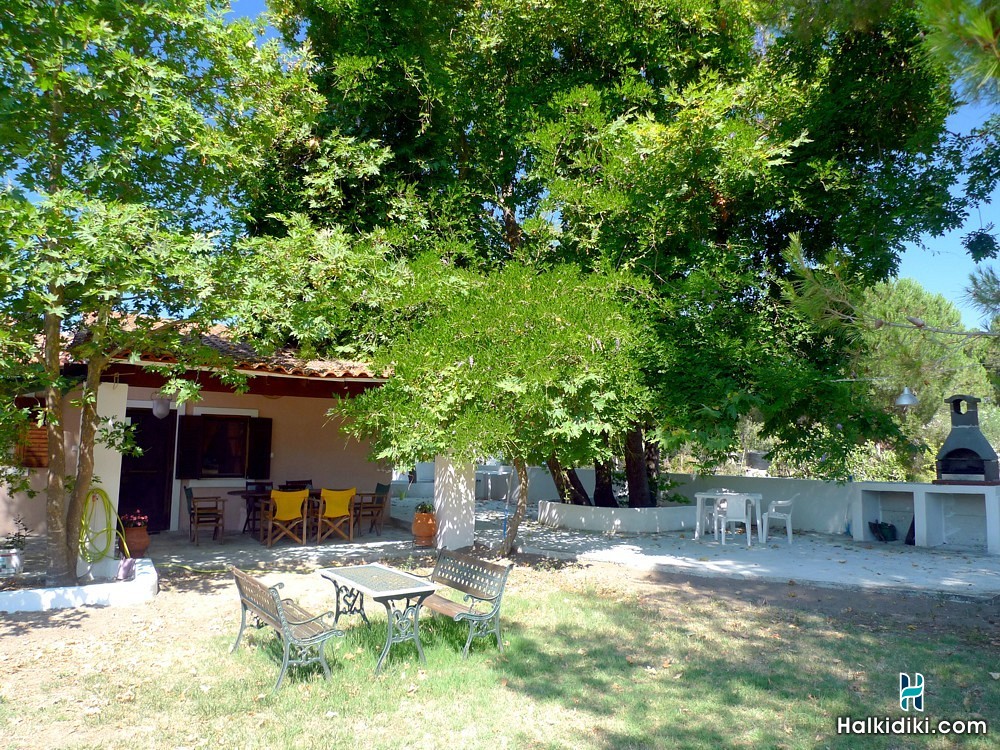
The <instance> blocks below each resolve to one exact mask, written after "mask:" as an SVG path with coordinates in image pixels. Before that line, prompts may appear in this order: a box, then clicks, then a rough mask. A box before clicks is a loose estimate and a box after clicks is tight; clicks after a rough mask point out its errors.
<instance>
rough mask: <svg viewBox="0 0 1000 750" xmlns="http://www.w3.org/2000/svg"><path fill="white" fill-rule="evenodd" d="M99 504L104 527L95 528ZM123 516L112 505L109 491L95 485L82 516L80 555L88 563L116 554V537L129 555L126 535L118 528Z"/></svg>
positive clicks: (88, 496)
mask: <svg viewBox="0 0 1000 750" xmlns="http://www.w3.org/2000/svg"><path fill="white" fill-rule="evenodd" d="M98 505H100V508H101V511H102V512H103V514H104V528H100V529H95V528H94V521H95V520H96V516H97V509H98ZM120 522H121V518H119V516H118V511H116V510H115V508H114V506H112V505H111V499H110V498H109V497H108V493H107V492H105V491H104V490H102V489H101V488H100V487H94V488H93V489H91V490H90V492H88V493H87V499H86V500H85V501H84V512H83V516H82V517H81V518H80V557H81V558H83V561H84V562H85V563H87V564H88V565H93V564H94V563H96V562H98V561H100V560H103V559H104V558H106V557H109V556H110V555H112V554H114V549H115V539H116V538H117V539H120V540H121V545H122V551H123V552H124V553H125V554H126V555H128V545H127V544H125V537H123V536H122V533H121V532H120V531H119V530H118V526H119V525H120Z"/></svg>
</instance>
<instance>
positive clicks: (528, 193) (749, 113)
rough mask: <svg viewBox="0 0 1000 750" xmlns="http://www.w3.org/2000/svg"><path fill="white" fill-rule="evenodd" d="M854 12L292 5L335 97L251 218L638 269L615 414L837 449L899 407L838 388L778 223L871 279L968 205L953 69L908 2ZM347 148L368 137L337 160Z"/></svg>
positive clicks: (406, 244)
mask: <svg viewBox="0 0 1000 750" xmlns="http://www.w3.org/2000/svg"><path fill="white" fill-rule="evenodd" d="M761 5H762V6H763V5H764V4H761ZM767 5H770V4H767ZM860 5H873V6H874V5H878V6H879V7H880V8H881V7H882V6H885V7H884V10H885V12H884V13H883V14H881V15H880V16H879V17H878V18H876V19H875V20H874V22H872V23H868V24H857V25H854V24H842V23H839V22H836V19H830V18H826V17H820V18H819V19H818V21H817V22H816V23H815V24H814V26H813V28H812V31H811V33H809V34H801V35H800V34H793V33H789V31H790V29H791V21H789V20H788V19H785V18H781V17H774V18H773V21H772V25H771V26H770V27H763V28H762V27H761V26H760V24H759V23H758V21H759V19H760V17H762V14H757V15H755V13H756V12H757V11H759V10H760V8H758V7H751V6H748V5H747V4H743V3H728V2H724V3H717V2H704V3H702V2H693V3H692V2H676V1H673V0H661V1H659V2H654V3H635V2H628V1H625V0H601V1H600V2H588V3H583V2H565V3H555V4H551V3H550V4H542V5H536V6H532V5H530V4H524V3H521V2H516V1H514V0H491V2H488V3H485V4H483V3H475V4H473V3H467V2H430V3H428V2H420V3H416V2H401V3H391V4H385V3H373V2H367V1H365V2H356V3H343V4H330V3H321V2H316V1H315V0H286V1H285V2H283V3H282V4H281V10H282V12H283V24H284V28H285V31H286V33H290V34H297V33H306V34H308V36H309V38H310V41H311V42H312V44H313V46H314V49H315V51H316V55H317V59H318V60H320V61H321V62H322V65H321V69H320V71H319V72H318V74H317V79H316V80H317V86H318V88H319V89H320V90H321V92H322V93H323V95H324V97H325V99H326V102H327V104H326V109H325V112H324V115H323V117H322V118H321V122H320V125H319V126H318V127H317V129H316V130H315V131H314V132H313V133H312V134H311V135H310V136H309V138H303V139H301V140H300V141H299V142H297V143H296V144H293V145H291V146H290V147H289V148H288V149H286V150H284V151H283V152H282V153H280V154H278V155H277V156H276V158H275V159H274V160H273V161H272V164H271V166H270V169H269V170H268V171H267V176H268V184H272V185H280V186H281V188H282V189H281V190H280V191H276V192H278V193H280V196H281V198H280V201H278V202H275V201H274V200H273V199H272V197H271V195H269V194H267V193H264V192H260V193H257V194H255V196H254V197H255V201H256V202H255V205H254V209H253V212H254V216H255V223H254V224H253V228H254V230H255V231H259V232H262V233H266V232H269V231H270V232H276V233H281V232H283V231H285V228H284V227H283V226H280V225H279V226H275V224H274V222H273V220H272V219H270V218H268V217H269V216H270V215H271V214H272V213H273V212H274V210H275V209H277V210H279V211H289V210H296V211H302V212H304V213H306V214H308V215H309V217H310V218H311V219H312V220H313V221H314V222H315V223H316V224H318V225H320V226H325V227H331V228H335V227H338V226H339V227H341V228H343V229H344V230H346V231H355V230H356V231H358V232H359V233H361V234H362V235H370V236H372V237H373V238H378V240H380V241H383V242H385V243H386V244H389V245H391V246H392V247H393V249H394V251H395V252H397V253H398V256H399V257H400V258H402V259H407V258H415V257H417V256H419V255H420V254H421V253H422V252H424V251H426V250H427V248H437V249H438V251H439V252H440V253H441V255H442V256H443V257H444V258H445V259H446V261H447V262H449V263H453V264H455V265H457V266H459V267H464V268H479V269H484V270H490V269H495V268H499V267H502V266H504V265H505V264H507V263H519V264H526V265H531V266H532V267H535V268H537V269H539V271H547V270H548V269H550V268H557V267H559V266H561V265H573V266H575V267H577V268H579V269H581V270H583V271H584V272H588V273H589V272H592V271H596V270H599V269H606V268H619V269H624V270H626V271H628V272H632V273H637V274H639V275H640V276H643V277H645V278H646V279H647V280H648V281H649V282H650V284H651V285H652V289H653V294H654V295H655V297H656V298H657V299H658V302H657V304H656V305H654V306H652V307H651V312H650V322H651V323H652V325H653V331H654V333H655V335H654V336H652V337H643V340H644V341H646V347H645V349H644V351H643V352H642V354H641V356H640V357H639V361H640V363H641V367H642V371H643V373H644V376H645V384H646V386H647V387H648V388H649V389H650V391H651V392H652V393H653V394H654V398H653V400H652V401H651V402H650V410H649V411H648V412H647V413H646V414H640V415H636V421H635V422H634V423H633V424H632V425H630V426H629V428H630V429H631V430H639V429H642V430H643V431H644V433H646V434H648V433H654V434H655V435H656V436H657V439H658V440H659V441H662V442H663V444H665V445H676V444H678V443H680V442H687V441H691V440H693V441H696V442H698V443H700V444H702V445H703V446H704V447H705V449H706V452H707V453H709V454H710V455H712V456H720V455H724V454H725V453H726V452H727V450H728V448H729V447H730V446H731V445H732V444H733V442H734V441H735V439H736V435H737V425H738V423H739V420H740V418H741V417H742V416H744V415H747V414H750V413H757V412H760V413H761V414H762V418H763V423H764V425H765V430H766V431H767V433H768V434H769V435H771V436H774V437H776V438H777V439H778V440H779V449H781V450H785V451H788V452H789V453H792V454H796V455H804V454H807V453H808V454H810V455H811V456H812V457H813V458H818V457H819V456H821V455H823V454H827V455H830V454H831V451H836V452H837V453H838V455H840V456H843V455H844V454H845V453H846V450H847V448H848V447H849V445H850V441H851V440H855V439H863V438H864V437H871V436H876V435H879V434H885V431H887V430H888V431H889V432H891V429H892V428H891V424H890V420H886V419H883V418H882V416H880V413H879V409H878V408H876V405H875V404H872V403H870V402H869V401H868V400H867V399H866V397H865V396H864V395H863V394H858V393H856V392H852V391H851V390H850V389H849V388H846V387H845V386H843V385H842V384H840V383H838V381H839V380H841V379H842V378H843V376H844V366H843V362H844V357H842V356H840V355H841V352H842V351H843V349H844V348H845V347H848V346H849V345H850V341H849V340H848V337H846V336H844V335H842V334H840V333H836V332H831V331H825V330H819V329H817V328H816V327H815V326H814V325H813V324H812V322H811V320H809V319H808V318H806V317H804V316H802V315H800V314H799V313H798V312H797V311H795V310H794V309H793V308H791V307H790V306H789V305H788V304H787V302H786V301H785V299H784V297H783V294H782V290H783V287H784V284H785V283H786V282H787V281H788V280H789V279H792V278H794V275H795V273H796V272H795V270H794V269H793V268H791V267H790V266H789V264H788V263H787V262H786V260H785V258H784V250H785V248H786V246H787V244H788V237H789V235H790V234H791V233H794V232H800V233H801V236H802V238H803V240H802V242H803V243H804V246H805V248H804V252H805V254H806V255H807V256H808V258H810V259H811V260H813V261H818V260H819V259H821V258H823V257H824V256H825V255H826V254H827V252H828V251H830V250H831V249H833V250H834V251H835V252H837V253H838V254H839V256H840V258H841V259H842V261H843V262H844V263H846V264H848V265H849V266H850V267H851V272H852V274H855V276H856V283H857V284H859V285H862V286H864V285H868V284H872V283H875V282H877V281H879V280H882V279H884V278H887V277H888V276H889V275H890V274H891V273H892V271H893V270H894V268H895V266H896V263H897V261H898V256H899V253H900V252H901V251H902V248H903V247H904V244H905V243H906V242H908V241H915V240H917V239H918V238H919V237H920V235H921V234H922V233H924V232H928V231H929V232H938V231H942V230H944V229H948V228H952V227H954V226H956V225H957V224H958V222H959V220H960V218H961V211H962V206H963V202H962V200H961V199H955V198H953V197H952V195H951V194H950V192H949V189H950V188H951V186H952V185H953V184H954V183H955V181H956V179H957V176H958V174H959V172H960V166H961V165H960V159H959V156H960V152H959V151H958V149H957V148H955V147H953V144H951V143H950V142H949V141H948V139H947V134H946V133H945V130H944V122H945V118H946V117H947V115H948V114H949V113H950V112H951V111H952V110H953V108H954V105H955V101H954V98H953V96H952V94H951V91H950V88H949V85H948V84H949V81H948V78H947V76H946V75H945V74H944V71H943V70H942V69H941V68H940V67H938V66H936V65H935V64H933V63H931V62H929V61H928V60H927V58H926V56H925V55H924V53H923V50H922V48H921V47H920V43H919V35H920V31H921V28H920V26H919V24H918V22H917V19H916V17H915V15H914V13H913V12H912V8H911V7H908V6H907V5H906V4H905V3H897V4H892V5H891V7H890V6H887V5H885V4H879V3H876V2H875V1H874V0H873V2H872V3H861V4H860ZM344 148H360V149H363V150H364V152H365V154H366V155H367V156H366V157H364V158H357V159H353V160H351V159H349V160H348V161H347V166H346V167H344V166H343V161H339V162H338V161H336V160H335V158H334V157H335V156H336V155H337V154H338V153H341V152H342V151H343V149H344ZM273 192H275V191H272V193H273ZM581 302H582V300H581ZM455 304H456V306H457V307H458V308H459V309H461V308H462V306H463V304H464V303H463V300H462V298H461V297H460V296H459V297H456V298H455ZM344 338H349V336H345V337H344ZM511 357H512V359H514V358H516V352H515V353H511ZM831 404H832V406H831ZM831 416H835V417H836V418H837V419H839V420H840V421H843V422H844V423H845V424H850V425H852V426H853V427H852V429H853V430H855V431H854V432H852V433H851V434H846V435H845V434H833V433H831V432H830V431H829V430H826V429H823V427H822V425H823V424H824V423H826V422H828V420H829V419H830V418H831ZM803 425H805V426H806V427H803ZM650 426H652V427H653V429H651V430H650V429H648V428H649V427H650ZM635 437H636V436H635V435H633V439H632V440H630V441H628V444H629V445H630V446H631V449H630V450H629V451H628V456H630V457H631V459H630V460H631V464H632V468H633V469H634V468H635V463H636V460H637V458H638V456H639V455H640V452H639V450H638V443H637V441H636V440H635ZM649 442H650V440H646V443H647V444H648V443H649ZM623 447H624V444H618V445H614V446H613V448H614V450H616V451H619V450H622V449H623ZM829 466H830V469H829V471H830V473H831V475H836V474H837V472H838V471H841V470H842V469H843V464H842V463H839V462H837V461H832V460H831V461H830V462H829ZM633 473H634V472H633ZM841 473H842V472H841ZM557 476H558V472H557ZM639 494H642V493H641V492H640V493H639Z"/></svg>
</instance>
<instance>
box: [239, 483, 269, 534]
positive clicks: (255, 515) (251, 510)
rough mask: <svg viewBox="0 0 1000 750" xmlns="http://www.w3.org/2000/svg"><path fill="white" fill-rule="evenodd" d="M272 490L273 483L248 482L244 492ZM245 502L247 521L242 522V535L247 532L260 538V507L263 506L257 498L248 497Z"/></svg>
mask: <svg viewBox="0 0 1000 750" xmlns="http://www.w3.org/2000/svg"><path fill="white" fill-rule="evenodd" d="M272 489H274V482H266V481H263V480H249V481H247V485H246V491H247V492H260V493H263V492H270V491H271V490H272ZM246 502H247V520H246V521H244V522H243V533H244V534H246V533H247V532H248V531H249V532H250V533H251V534H252V535H253V536H255V537H259V536H260V513H261V506H262V505H263V504H264V503H263V502H262V501H261V498H259V497H248V498H246Z"/></svg>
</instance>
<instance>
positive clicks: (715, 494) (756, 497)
mask: <svg viewBox="0 0 1000 750" xmlns="http://www.w3.org/2000/svg"><path fill="white" fill-rule="evenodd" d="M733 495H742V496H743V497H746V498H749V500H750V502H752V503H753V507H754V508H755V509H756V514H757V540H758V541H760V540H761V528H763V523H762V520H763V517H762V515H761V513H762V512H763V511H762V509H761V506H762V505H763V504H764V497H763V496H762V495H761V494H760V493H759V492H736V491H735V490H727V489H712V490H705V491H704V492H696V493H694V499H695V505H696V507H695V513H696V516H695V519H694V538H695V539H700V538H701V524H702V521H703V520H704V518H705V503H706V502H711V503H712V504H713V505H714V504H716V503H718V502H719V501H720V500H725V499H726V498H727V497H732V496H733ZM747 533H748V534H749V533H750V530H749V529H747Z"/></svg>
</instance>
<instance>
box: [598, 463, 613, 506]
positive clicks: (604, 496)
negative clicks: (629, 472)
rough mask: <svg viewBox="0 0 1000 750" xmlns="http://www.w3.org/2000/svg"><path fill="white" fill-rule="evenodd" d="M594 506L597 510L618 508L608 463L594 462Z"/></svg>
mask: <svg viewBox="0 0 1000 750" xmlns="http://www.w3.org/2000/svg"><path fill="white" fill-rule="evenodd" d="M594 505H596V506H597V507H599V508H617V507H618V501H617V500H616V499H615V491H614V488H613V487H612V485H611V462H610V461H594Z"/></svg>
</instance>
